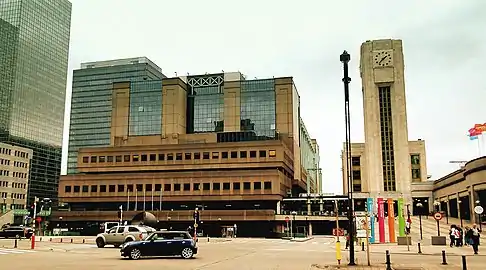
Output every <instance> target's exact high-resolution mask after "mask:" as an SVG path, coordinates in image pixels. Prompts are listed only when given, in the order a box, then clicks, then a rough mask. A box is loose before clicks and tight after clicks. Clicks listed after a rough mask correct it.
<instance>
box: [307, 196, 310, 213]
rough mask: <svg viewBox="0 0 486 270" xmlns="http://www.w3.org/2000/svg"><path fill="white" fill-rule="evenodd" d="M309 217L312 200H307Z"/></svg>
mask: <svg viewBox="0 0 486 270" xmlns="http://www.w3.org/2000/svg"><path fill="white" fill-rule="evenodd" d="M307 215H308V216H310V215H311V201H310V199H307Z"/></svg>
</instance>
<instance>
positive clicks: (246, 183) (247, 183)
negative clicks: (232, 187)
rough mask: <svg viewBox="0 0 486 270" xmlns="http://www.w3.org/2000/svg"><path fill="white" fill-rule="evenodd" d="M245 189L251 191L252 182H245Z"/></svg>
mask: <svg viewBox="0 0 486 270" xmlns="http://www.w3.org/2000/svg"><path fill="white" fill-rule="evenodd" d="M243 189H246V190H249V189H251V183H250V182H244V183H243Z"/></svg>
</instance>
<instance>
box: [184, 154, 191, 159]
mask: <svg viewBox="0 0 486 270" xmlns="http://www.w3.org/2000/svg"><path fill="white" fill-rule="evenodd" d="M184 159H185V160H190V159H192V153H184Z"/></svg>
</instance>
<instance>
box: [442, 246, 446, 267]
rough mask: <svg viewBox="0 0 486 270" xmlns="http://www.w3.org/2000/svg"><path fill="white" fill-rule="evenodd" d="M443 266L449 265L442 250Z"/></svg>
mask: <svg viewBox="0 0 486 270" xmlns="http://www.w3.org/2000/svg"><path fill="white" fill-rule="evenodd" d="M442 265H447V259H446V252H445V250H442Z"/></svg>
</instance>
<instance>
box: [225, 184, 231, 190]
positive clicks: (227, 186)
mask: <svg viewBox="0 0 486 270" xmlns="http://www.w3.org/2000/svg"><path fill="white" fill-rule="evenodd" d="M230 188H231V185H230V183H223V190H230Z"/></svg>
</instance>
